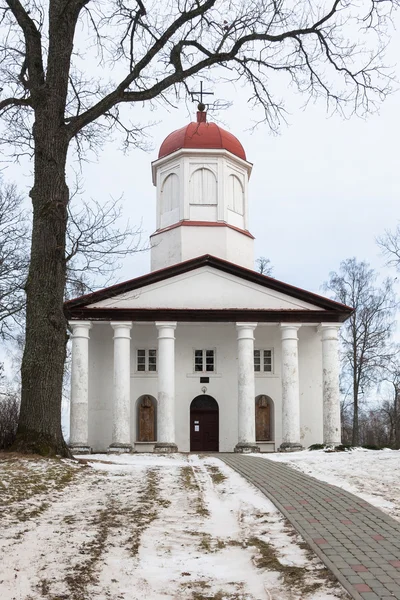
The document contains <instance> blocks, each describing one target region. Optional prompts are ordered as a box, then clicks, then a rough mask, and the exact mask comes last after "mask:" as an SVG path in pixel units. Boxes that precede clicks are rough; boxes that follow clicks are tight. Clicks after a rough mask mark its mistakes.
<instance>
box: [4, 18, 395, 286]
mask: <svg viewBox="0 0 400 600" xmlns="http://www.w3.org/2000/svg"><path fill="white" fill-rule="evenodd" d="M397 21H398V22H399V24H400V19H399V18H398V19H397ZM398 38H399V36H398V35H396V37H393V40H392V44H391V47H390V51H389V53H388V59H387V64H390V65H396V62H397V58H398V56H399V55H400V40H399V39H398ZM394 70H395V71H396V73H397V77H398V79H399V80H400V66H399V65H397V66H395V67H394ZM200 79H201V77H199V79H198V81H200ZM214 92H215V98H216V99H221V98H222V99H224V100H228V101H233V105H232V106H231V107H230V108H229V109H227V110H226V111H224V112H221V113H219V115H218V121H217V122H219V123H220V124H221V125H222V126H223V127H224V128H226V129H228V130H229V131H230V132H231V133H233V134H234V135H236V136H237V137H238V138H239V140H240V141H241V142H242V144H243V146H244V148H245V150H246V153H247V158H248V160H249V161H250V162H252V163H253V165H254V167H253V173H252V176H251V179H250V187H249V206H250V231H251V233H252V234H253V235H254V236H255V238H256V241H255V257H256V258H257V257H259V256H265V257H268V258H270V259H271V261H272V264H273V266H274V273H273V274H274V276H275V277H277V278H278V279H282V280H283V281H286V282H288V283H291V284H293V285H297V286H300V287H303V288H306V289H309V290H311V291H317V292H318V291H321V289H320V286H321V284H322V283H323V282H324V281H325V280H326V279H327V277H328V274H329V272H330V271H332V270H336V269H338V267H339V263H340V261H341V260H343V259H345V258H348V257H351V256H356V257H357V258H358V259H366V260H368V261H369V262H370V263H371V265H372V266H373V267H375V268H377V269H378V270H380V271H381V272H382V273H383V272H385V270H384V269H383V266H384V260H383V258H382V256H380V252H379V248H378V247H377V245H376V243H375V238H376V236H378V235H380V234H382V233H383V232H384V230H385V229H386V228H393V227H395V225H396V223H397V221H398V220H399V218H400V202H399V199H400V169H399V156H400V152H399V140H400V117H399V108H400V92H398V93H397V94H393V95H392V96H390V97H388V98H387V100H386V101H385V102H384V103H383V104H382V106H381V110H380V114H375V115H372V116H370V117H369V118H368V119H367V120H361V119H358V118H357V117H354V118H352V119H350V120H347V121H346V120H343V119H342V118H341V117H339V116H338V115H335V116H333V117H330V118H329V117H328V116H327V114H326V110H325V106H324V105H323V103H322V102H321V103H320V104H317V105H310V106H308V107H307V108H306V109H305V110H302V109H301V106H300V105H301V103H302V102H303V100H304V99H302V98H301V97H300V96H299V95H297V96H293V95H292V94H291V93H290V92H289V91H287V90H286V89H284V88H282V89H279V85H278V86H277V89H276V92H277V94H278V95H281V96H284V97H285V98H286V97H287V100H288V104H287V106H288V108H289V111H290V113H291V114H289V116H288V120H289V125H288V126H286V125H282V128H281V130H280V133H279V135H277V136H275V135H273V134H271V132H270V131H269V130H268V127H267V126H266V125H259V126H258V127H257V129H256V130H255V131H254V132H250V131H249V128H251V126H252V124H253V121H254V119H255V118H256V117H257V115H256V114H255V113H254V111H252V110H250V109H249V107H248V105H247V103H246V100H247V98H248V95H249V91H248V90H246V89H243V88H241V87H237V88H234V87H233V86H228V85H227V86H224V85H219V86H215V87H214ZM195 114H196V105H195V104H192V105H191V115H189V113H188V110H187V107H186V105H185V103H182V104H181V105H180V106H178V108H177V109H172V108H170V109H168V110H167V109H165V108H162V107H160V108H158V109H157V110H150V107H149V106H145V107H135V108H134V110H133V112H132V116H133V119H134V120H135V121H136V120H137V121H139V122H140V123H142V124H145V123H147V122H149V121H153V122H154V121H157V122H158V124H157V125H155V126H154V127H153V128H151V129H150V130H149V134H150V138H149V140H148V141H149V142H150V144H151V145H152V147H153V150H152V151H149V152H144V151H142V150H133V151H131V152H130V153H129V154H128V155H126V156H125V155H124V154H123V153H122V152H121V150H119V140H116V141H115V142H114V143H112V142H111V143H109V144H108V145H106V146H105V148H104V150H103V152H102V153H101V154H100V155H99V158H98V160H97V161H94V162H92V163H90V164H85V165H84V166H83V184H84V188H85V194H86V195H87V196H88V197H93V198H96V199H97V200H99V201H102V200H106V199H107V198H108V197H109V196H113V197H118V196H120V195H121V194H123V195H124V201H123V202H124V214H125V216H126V218H127V219H128V218H129V220H130V222H131V224H133V225H137V224H139V223H140V221H142V226H143V231H144V237H147V236H148V235H150V234H151V233H152V232H154V230H155V214H156V210H155V204H156V194H155V188H154V187H153V185H152V180H151V161H152V160H155V159H156V158H157V152H158V148H159V146H160V144H161V143H162V141H163V140H164V138H165V137H166V136H167V135H168V134H169V133H171V131H173V130H175V129H177V128H180V127H182V126H184V125H186V124H187V123H188V122H189V121H190V119H192V120H195ZM211 120H212V119H211ZM7 171H8V173H6V177H10V178H13V179H15V180H17V182H18V184H19V187H20V189H21V190H22V191H24V192H26V193H27V192H28V190H29V188H30V185H31V180H30V175H29V171H30V167H29V165H25V166H24V163H23V164H22V166H20V167H19V166H12V167H10V168H9V169H8V170H7ZM149 270H150V255H149V253H148V252H147V253H144V254H138V255H136V256H134V257H131V258H130V259H129V260H127V262H126V264H125V265H124V268H123V270H122V271H121V272H120V273H119V274H118V275H117V278H118V280H123V279H130V278H132V277H135V276H137V275H141V274H143V273H146V272H147V271H149ZM389 273H390V271H389ZM392 274H393V275H395V273H394V271H392Z"/></svg>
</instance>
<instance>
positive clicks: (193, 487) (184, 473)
mask: <svg viewBox="0 0 400 600" xmlns="http://www.w3.org/2000/svg"><path fill="white" fill-rule="evenodd" d="M180 479H181V483H182V485H183V487H184V488H185V489H187V490H190V491H193V492H196V493H197V497H196V500H195V503H194V505H195V512H196V514H197V515H200V516H201V517H208V516H210V512H209V510H208V509H207V507H206V504H205V502H204V497H203V494H202V491H201V488H200V486H199V484H198V482H197V481H196V478H195V475H194V471H193V469H192V467H182V468H181V471H180Z"/></svg>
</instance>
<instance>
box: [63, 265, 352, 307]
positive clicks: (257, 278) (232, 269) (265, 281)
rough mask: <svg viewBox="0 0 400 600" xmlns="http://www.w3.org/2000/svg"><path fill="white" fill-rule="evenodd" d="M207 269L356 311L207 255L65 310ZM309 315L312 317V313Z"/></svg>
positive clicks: (84, 299) (73, 303)
mask: <svg viewBox="0 0 400 600" xmlns="http://www.w3.org/2000/svg"><path fill="white" fill-rule="evenodd" d="M206 266H210V267H213V268H214V269H217V270H218V271H222V272H224V273H228V274H230V275H234V276H236V277H239V278H241V279H245V280H247V281H250V282H251V283H256V284H258V285H261V286H263V287H265V288H268V289H271V290H275V291H278V292H281V293H282V294H286V295H288V296H291V297H292V298H297V299H298V300H303V301H304V302H308V303H310V304H314V306H319V307H320V308H322V309H324V310H328V311H329V310H331V311H335V312H336V313H337V314H340V313H343V314H345V315H346V318H347V317H348V316H349V315H350V314H351V313H352V312H353V309H352V308H350V307H349V306H346V305H344V304H340V303H339V302H335V301H334V300H330V299H329V298H324V297H323V296H319V295H318V294H314V293H313V292H307V291H306V290H303V289H301V288H297V287H295V286H293V285H289V284H288V283H284V282H283V281H278V279H274V278H273V277H267V276H266V275H261V274H260V273H257V272H256V271H252V270H251V269H246V268H245V267H241V266H239V265H235V264H233V263H231V262H228V261H226V260H222V259H221V258H216V257H215V256H211V255H209V254H205V255H204V256H199V257H197V258H191V259H190V260H186V261H184V262H181V263H177V264H176V265H172V266H171V267H166V268H164V269H160V270H159V271H153V272H151V273H148V274H147V275H142V276H141V277H136V278H135V279H131V280H129V281H125V282H124V283H118V284H117V285H113V286H111V287H108V288H105V289H103V290H99V291H98V292H93V293H92V294H86V295H85V296H80V297H79V298H74V299H73V300H69V301H68V302H66V303H65V304H64V307H65V310H66V311H67V313H68V312H69V311H71V309H72V308H74V307H82V308H83V307H85V306H88V305H89V304H93V303H95V302H100V301H101V300H107V299H109V298H113V297H114V296H119V295H120V294H125V293H126V292H130V291H132V290H136V289H138V288H142V287H145V286H148V285H151V284H153V283H158V282H160V281H165V280H166V279H170V278H171V277H176V276H177V275H182V274H183V273H188V272H190V271H193V270H195V269H199V268H200V267H206ZM306 312H307V314H309V312H310V311H306Z"/></svg>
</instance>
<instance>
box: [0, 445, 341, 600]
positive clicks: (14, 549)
mask: <svg viewBox="0 0 400 600" xmlns="http://www.w3.org/2000/svg"><path fill="white" fill-rule="evenodd" d="M89 460H90V462H89V463H88V464H82V463H76V462H73V461H63V460H62V461H54V460H52V461H51V460H44V459H26V458H21V457H18V456H14V457H12V456H11V457H10V456H8V455H7V454H0V532H1V533H0V598H1V600H14V599H15V600H39V599H40V600H123V599H126V600H139V599H140V600H168V599H170V600H177V599H182V600H186V599H192V600H234V599H236V600H262V599H266V600H272V599H277V598H279V599H280V600H289V599H290V600H299V599H300V598H301V599H303V600H304V599H306V598H309V599H312V600H329V599H332V600H333V599H334V598H346V597H347V595H346V593H345V592H344V590H343V589H342V588H341V587H340V586H338V585H337V584H336V583H335V581H334V580H333V579H332V577H331V576H330V574H329V572H328V571H327V569H325V568H324V566H323V565H322V564H321V563H320V562H319V560H318V559H317V558H316V557H315V556H314V555H313V554H312V553H311V552H310V551H309V549H308V548H307V546H306V545H305V544H304V543H303V542H302V540H301V538H300V537H299V536H298V535H297V534H296V533H295V532H294V530H293V529H292V527H291V526H290V525H289V524H288V523H287V522H285V520H284V518H283V517H282V515H281V514H280V513H279V512H278V511H277V510H276V509H275V507H274V506H273V505H272V504H271V503H270V502H269V501H268V500H267V499H266V498H265V497H264V496H263V495H262V494H261V493H260V492H259V491H258V490H256V489H255V488H253V487H252V486H251V485H250V484H248V483H247V482H246V481H245V480H244V479H242V477H240V476H239V475H238V474H237V473H235V472H234V471H232V470H231V469H230V468H229V467H228V466H226V465H225V464H223V463H221V462H220V461H219V460H218V459H216V458H211V457H199V456H193V455H191V456H184V455H174V456H157V455H123V456H107V455H96V456H91V457H90V459H89Z"/></svg>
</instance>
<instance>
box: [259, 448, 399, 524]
mask: <svg viewBox="0 0 400 600" xmlns="http://www.w3.org/2000/svg"><path fill="white" fill-rule="evenodd" d="M255 456H260V455H259V454H257V455H255ZM262 456H263V458H269V459H271V460H275V461H279V462H285V463H287V464H288V465H289V466H290V467H293V468H294V469H298V470H299V471H302V472H303V473H307V475H312V476H313V477H316V478H317V479H321V481H326V482H327V483H332V484H333V485H337V486H339V487H341V488H344V489H345V490H347V491H348V492H351V493H353V494H356V495H357V496H360V498H363V499H364V500H367V502H370V503H371V504H373V505H374V506H377V507H379V508H381V509H382V510H383V511H385V512H386V513H388V514H389V515H390V516H392V517H394V518H395V519H398V520H400V450H389V449H387V450H365V449H363V448H356V449H355V450H350V451H347V452H324V451H323V450H313V451H310V450H305V451H303V452H293V453H284V452H283V453H277V454H268V455H265V454H264V455H262Z"/></svg>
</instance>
